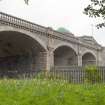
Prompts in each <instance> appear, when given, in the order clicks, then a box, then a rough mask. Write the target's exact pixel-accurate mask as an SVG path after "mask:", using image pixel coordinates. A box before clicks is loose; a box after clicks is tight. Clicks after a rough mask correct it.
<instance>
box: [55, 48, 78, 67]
mask: <svg viewBox="0 0 105 105" xmlns="http://www.w3.org/2000/svg"><path fill="white" fill-rule="evenodd" d="M77 62H78V60H77V55H76V52H75V51H74V50H73V49H72V48H70V47H68V46H61V47H58V48H57V49H56V50H55V51H54V65H55V66H76V65H77Z"/></svg>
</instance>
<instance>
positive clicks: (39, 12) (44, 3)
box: [0, 0, 105, 46]
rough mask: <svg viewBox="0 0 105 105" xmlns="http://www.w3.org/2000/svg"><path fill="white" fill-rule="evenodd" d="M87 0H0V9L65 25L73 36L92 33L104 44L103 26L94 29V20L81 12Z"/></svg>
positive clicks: (54, 25)
mask: <svg viewBox="0 0 105 105" xmlns="http://www.w3.org/2000/svg"><path fill="white" fill-rule="evenodd" d="M88 3H89V0H30V2H29V5H28V6H27V5H25V4H24V0H2V1H1V2H0V11H1V12H5V13H8V14H11V15H14V16H18V17H20V18H23V19H26V20H29V21H32V22H34V23H37V24H39V25H43V26H46V27H52V28H53V29H55V30H56V29H57V28H59V27H65V28H67V29H68V30H70V31H71V32H72V33H73V34H75V36H82V35H92V24H93V37H94V38H95V39H96V41H97V42H98V43H99V44H101V45H103V46H105V28H103V29H99V30H98V29H96V28H95V24H96V23H97V21H96V20H94V19H91V18H89V17H88V16H86V15H84V14H83V8H84V7H86V5H87V4H88Z"/></svg>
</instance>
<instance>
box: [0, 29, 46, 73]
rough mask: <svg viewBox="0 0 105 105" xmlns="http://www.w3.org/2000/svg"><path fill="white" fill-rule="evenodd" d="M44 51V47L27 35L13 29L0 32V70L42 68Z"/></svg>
mask: <svg viewBox="0 0 105 105" xmlns="http://www.w3.org/2000/svg"><path fill="white" fill-rule="evenodd" d="M45 52H46V50H45V48H44V47H43V46H42V45H41V44H40V43H39V42H38V41H36V40H35V39H33V38H32V37H30V36H28V35H25V34H23V33H19V32H15V31H2V32H0V71H1V72H11V71H18V72H21V73H22V72H31V71H35V70H42V69H43V68H44V66H45V64H44V62H45V56H44V54H45Z"/></svg>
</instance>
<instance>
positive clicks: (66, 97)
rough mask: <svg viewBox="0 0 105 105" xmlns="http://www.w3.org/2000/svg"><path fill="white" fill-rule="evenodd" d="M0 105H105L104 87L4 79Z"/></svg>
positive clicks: (0, 89)
mask: <svg viewBox="0 0 105 105" xmlns="http://www.w3.org/2000/svg"><path fill="white" fill-rule="evenodd" d="M0 105H105V86H104V85H89V84H87V85H72V84H68V83H64V82H63V81H62V82H61V81H53V80H36V79H34V80H28V79H27V80H26V79H25V80H7V79H4V80H0Z"/></svg>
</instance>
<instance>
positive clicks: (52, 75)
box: [0, 67, 105, 84]
mask: <svg viewBox="0 0 105 105" xmlns="http://www.w3.org/2000/svg"><path fill="white" fill-rule="evenodd" d="M0 77H1V78H4V77H6V78H23V77H24V78H27V77H28V78H39V79H43V78H47V79H53V80H64V81H66V82H69V83H74V84H80V83H82V84H84V83H87V82H88V83H105V67H97V70H96V71H95V72H92V74H91V73H87V72H86V71H85V70H84V67H54V68H53V69H52V70H50V71H44V70H32V69H30V70H4V71H3V70H0Z"/></svg>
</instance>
